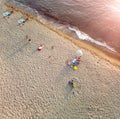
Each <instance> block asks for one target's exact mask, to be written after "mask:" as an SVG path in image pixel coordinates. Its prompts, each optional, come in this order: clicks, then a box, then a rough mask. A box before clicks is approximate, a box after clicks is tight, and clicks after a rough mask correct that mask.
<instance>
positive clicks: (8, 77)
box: [0, 2, 120, 119]
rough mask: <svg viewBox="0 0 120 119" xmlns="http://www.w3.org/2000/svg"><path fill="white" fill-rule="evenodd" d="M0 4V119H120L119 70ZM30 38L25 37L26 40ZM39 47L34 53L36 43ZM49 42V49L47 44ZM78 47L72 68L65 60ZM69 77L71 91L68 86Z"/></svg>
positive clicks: (73, 53) (72, 54)
mask: <svg viewBox="0 0 120 119" xmlns="http://www.w3.org/2000/svg"><path fill="white" fill-rule="evenodd" d="M7 9H8V8H7V7H6V6H4V5H3V3H2V2H1V3H0V29H1V30H0V47H1V50H0V88H1V89H0V118H2V119H28V118H29V119H96V118H100V119H110V118H112V119H113V118H115V119H119V118H120V106H119V105H120V68H119V67H115V66H114V65H112V64H111V63H109V62H108V61H106V60H104V59H102V58H100V57H98V56H96V55H95V54H93V53H91V52H90V51H88V50H85V49H83V48H80V47H78V46H76V45H74V44H73V43H72V42H71V41H69V40H67V39H66V37H63V36H60V35H58V34H57V33H56V32H53V31H52V30H50V29H48V28H47V27H45V26H44V25H42V24H40V23H38V22H36V21H35V20H33V19H30V20H29V21H28V22H26V23H25V25H24V26H22V27H19V26H17V20H18V19H19V18H20V17H22V16H23V14H21V13H20V12H16V11H15V12H14V14H12V15H11V16H10V18H9V19H7V20H5V19H3V18H2V13H3V11H5V10H7ZM26 35H29V36H31V41H28V40H27V39H26ZM41 43H42V44H44V48H43V49H42V50H41V51H37V48H38V46H39V45H40V44H41ZM52 46H54V47H52ZM78 49H82V50H83V53H84V55H83V57H82V61H81V63H80V65H79V67H78V70H77V71H73V69H71V68H70V67H68V66H66V64H65V61H66V59H68V58H71V57H72V56H74V55H75V54H76V51H77V50H78ZM71 79H74V81H75V82H76V84H77V87H76V88H75V89H72V88H71V87H70V86H69V85H68V81H69V80H71Z"/></svg>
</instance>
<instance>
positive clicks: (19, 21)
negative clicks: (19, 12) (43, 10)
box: [18, 18, 26, 24]
mask: <svg viewBox="0 0 120 119" xmlns="http://www.w3.org/2000/svg"><path fill="white" fill-rule="evenodd" d="M25 21H26V20H25V19H24V18H21V19H19V20H18V23H19V24H23V23H25Z"/></svg>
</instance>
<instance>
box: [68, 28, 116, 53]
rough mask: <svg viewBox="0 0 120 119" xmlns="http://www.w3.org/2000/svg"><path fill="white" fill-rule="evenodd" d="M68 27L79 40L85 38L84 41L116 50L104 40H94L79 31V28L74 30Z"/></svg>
mask: <svg viewBox="0 0 120 119" xmlns="http://www.w3.org/2000/svg"><path fill="white" fill-rule="evenodd" d="M68 29H69V30H71V31H73V32H75V33H76V35H77V36H78V38H79V39H80V40H86V41H89V42H92V43H94V44H96V45H99V46H102V47H106V48H107V49H109V50H111V51H113V52H116V51H115V49H114V48H111V47H110V46H109V45H107V44H106V43H105V42H100V41H96V40H94V39H93V38H91V37H90V36H89V35H87V34H85V33H83V32H81V31H79V30H76V29H75V28H71V27H68Z"/></svg>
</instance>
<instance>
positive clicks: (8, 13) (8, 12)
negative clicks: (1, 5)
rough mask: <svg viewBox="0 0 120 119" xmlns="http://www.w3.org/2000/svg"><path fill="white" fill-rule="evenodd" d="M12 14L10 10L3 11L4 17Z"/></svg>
mask: <svg viewBox="0 0 120 119" xmlns="http://www.w3.org/2000/svg"><path fill="white" fill-rule="evenodd" d="M10 14H11V12H10V11H6V12H4V13H3V16H4V17H7V16H9V15H10Z"/></svg>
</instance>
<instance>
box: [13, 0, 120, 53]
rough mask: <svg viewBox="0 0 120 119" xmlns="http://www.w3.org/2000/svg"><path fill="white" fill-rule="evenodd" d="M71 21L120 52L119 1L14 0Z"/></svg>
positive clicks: (51, 15)
mask: <svg viewBox="0 0 120 119" xmlns="http://www.w3.org/2000/svg"><path fill="white" fill-rule="evenodd" d="M15 1H18V2H21V3H23V4H25V5H27V6H29V7H32V8H34V9H36V10H37V11H38V12H39V13H42V14H45V15H48V16H49V17H53V18H56V19H57V20H59V21H62V22H63V23H64V24H71V25H73V26H76V27H77V28H79V30H80V31H83V32H85V33H86V34H88V35H89V36H91V37H92V38H93V39H96V40H97V41H100V42H103V43H104V42H105V43H107V44H108V45H109V46H110V47H112V48H114V49H115V50H116V51H118V52H119V53H120V0H102V1H101V0H60V1H56V0H34V1H33V0H15Z"/></svg>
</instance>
